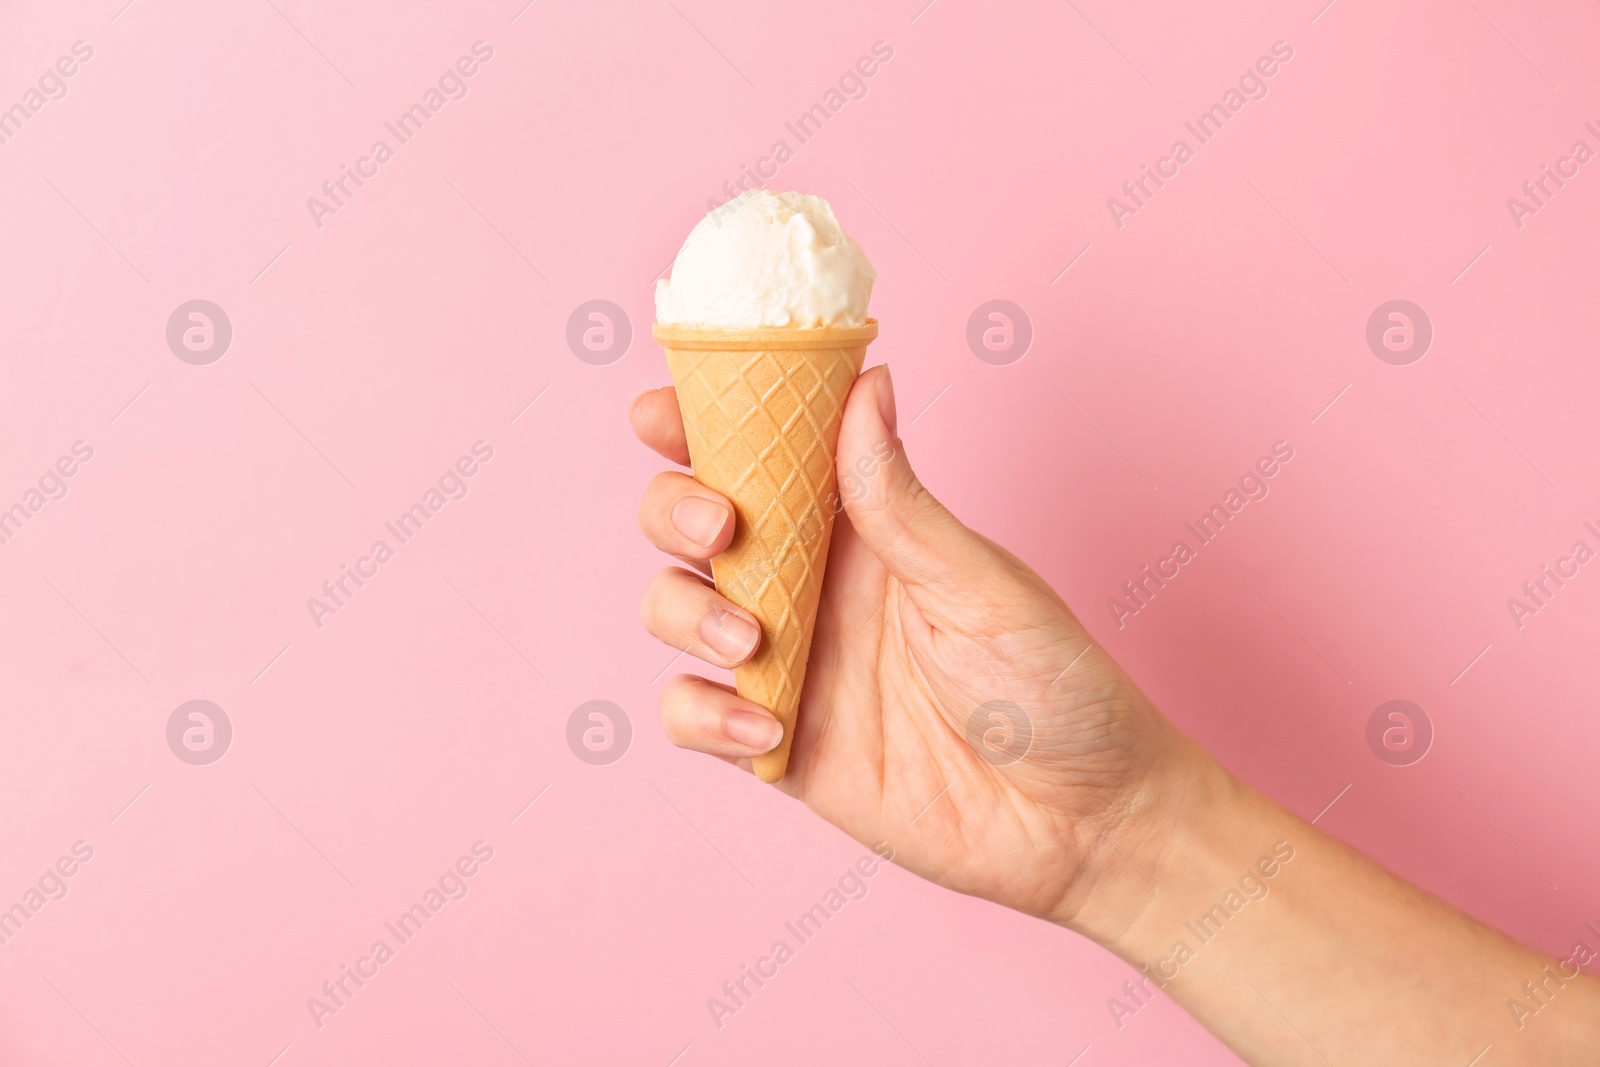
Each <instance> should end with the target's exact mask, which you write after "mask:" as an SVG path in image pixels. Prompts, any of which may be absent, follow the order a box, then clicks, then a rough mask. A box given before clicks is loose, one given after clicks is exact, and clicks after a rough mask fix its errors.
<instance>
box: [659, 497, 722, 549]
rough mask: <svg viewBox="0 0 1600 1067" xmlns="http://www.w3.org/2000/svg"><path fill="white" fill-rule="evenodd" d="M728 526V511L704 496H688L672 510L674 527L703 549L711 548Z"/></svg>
mask: <svg viewBox="0 0 1600 1067" xmlns="http://www.w3.org/2000/svg"><path fill="white" fill-rule="evenodd" d="M727 524H728V509H727V508H725V507H723V506H722V505H721V504H719V503H717V502H716V501H715V500H707V499H706V498H705V497H703V496H686V497H684V498H683V499H682V500H680V501H678V503H677V504H676V505H675V506H674V507H673V509H672V525H673V526H675V527H676V528H677V530H678V532H679V533H681V534H683V536H685V537H687V538H688V539H689V540H691V541H693V542H694V543H695V544H697V545H699V546H700V547H701V548H710V547H711V544H712V542H714V541H715V540H716V539H717V535H718V534H719V533H721V532H722V528H723V527H724V526H726V525H727Z"/></svg>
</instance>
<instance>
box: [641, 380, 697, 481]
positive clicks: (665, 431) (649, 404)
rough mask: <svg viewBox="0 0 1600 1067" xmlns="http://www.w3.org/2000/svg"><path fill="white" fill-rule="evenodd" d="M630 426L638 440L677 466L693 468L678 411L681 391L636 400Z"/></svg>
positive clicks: (651, 391) (650, 394)
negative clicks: (677, 464) (690, 465)
mask: <svg viewBox="0 0 1600 1067" xmlns="http://www.w3.org/2000/svg"><path fill="white" fill-rule="evenodd" d="M628 422H629V423H630V424H631V425H632V426H633V434H634V436H635V437H637V438H638V439H639V440H641V441H643V442H644V443H645V445H647V446H648V447H650V448H651V449H654V450H655V451H656V452H657V453H659V454H661V455H663V456H665V457H666V458H667V459H670V460H672V462H674V463H681V464H682V465H683V466H685V467H687V466H688V465H689V441H688V438H687V437H686V436H685V435H684V430H683V415H682V413H681V412H679V410H678V391H677V390H676V389H674V388H673V387H672V386H670V385H669V386H667V387H665V388H663V389H648V390H646V391H645V392H642V393H640V394H639V395H638V396H636V397H634V398H633V406H632V407H630V408H628Z"/></svg>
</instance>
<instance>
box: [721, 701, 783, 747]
mask: <svg viewBox="0 0 1600 1067" xmlns="http://www.w3.org/2000/svg"><path fill="white" fill-rule="evenodd" d="M727 730H728V737H729V739H730V740H732V741H733V743H734V744H736V745H744V746H745V747H746V748H750V749H753V750H754V754H755V755H760V754H761V753H763V752H770V751H772V749H773V748H774V747H775V746H776V745H777V743H778V742H779V741H782V740H783V725H782V724H781V723H779V722H778V720H777V719H774V718H773V717H772V716H771V715H768V714H767V713H766V712H764V711H749V710H747V709H745V708H735V709H734V710H733V711H730V712H729V713H728V726H727Z"/></svg>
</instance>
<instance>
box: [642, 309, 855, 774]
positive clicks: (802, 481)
mask: <svg viewBox="0 0 1600 1067" xmlns="http://www.w3.org/2000/svg"><path fill="white" fill-rule="evenodd" d="M877 335H878V324H877V322H876V320H873V319H868V320H867V322H866V325H864V326H823V327H816V328H812V329H787V328H781V329H780V328H762V329H709V328H703V327H692V326H675V325H666V324H657V325H656V327H655V337H656V340H657V341H658V342H660V344H661V347H662V348H663V349H665V350H666V353H667V365H668V366H669V367H670V368H671V370H672V378H673V381H674V382H675V383H676V385H677V387H678V406H679V407H680V409H681V410H682V412H683V421H684V426H685V428H686V431H687V433H688V438H689V459H690V461H691V462H692V463H693V464H694V475H695V477H696V478H697V479H698V480H699V481H700V482H701V483H702V484H704V485H706V486H709V487H710V488H712V489H715V490H716V491H717V492H719V493H721V494H723V495H724V496H726V497H727V498H728V499H729V500H731V501H733V506H734V510H735V512H736V523H735V530H734V534H733V541H732V542H731V543H730V544H729V545H728V548H727V550H726V551H724V552H723V553H722V554H721V555H719V556H717V557H716V558H715V559H713V560H712V561H711V572H712V576H713V577H714V578H715V579H716V583H717V591H718V592H719V593H721V594H722V595H723V596H725V597H727V598H728V599H729V600H731V601H732V602H733V603H735V604H737V605H738V606H739V607H741V608H743V609H744V610H746V611H748V612H749V613H750V614H751V615H753V616H755V619H756V622H757V623H758V624H759V625H760V626H761V645H760V647H759V648H758V649H757V650H756V654H755V655H754V656H753V657H751V659H750V661H749V662H748V663H746V664H744V665H743V666H740V667H737V668H735V669H734V672H733V676H734V681H735V683H736V684H737V686H738V690H739V695H740V696H742V697H744V698H745V699H747V700H751V701H754V702H755V703H757V704H760V705H761V706H762V707H764V708H767V709H768V710H769V711H771V712H772V713H773V715H775V716H777V719H778V721H779V722H781V723H782V724H783V740H782V741H781V742H779V744H778V747H777V748H775V749H773V750H772V751H771V752H768V753H766V754H765V755H762V756H757V757H756V758H755V760H754V761H753V762H754V764H755V772H756V775H757V776H758V777H759V778H760V779H761V780H762V781H763V782H776V781H777V780H778V779H780V778H782V777H783V773H784V770H785V769H786V768H787V767H788V764H789V746H790V744H791V742H792V741H793V739H794V732H795V721H796V717H797V714H798V711H799V706H800V687H801V686H802V685H803V684H804V682H805V676H806V661H807V659H808V658H809V657H810V654H811V633H812V630H813V629H814V628H815V626H816V621H817V602H818V599H819V598H820V596H821V593H822V577H823V571H824V569H825V568H826V566H827V563H828V543H829V542H830V541H831V540H832V536H833V518H834V515H835V514H836V513H837V512H838V510H839V506H840V504H839V497H838V493H837V491H836V485H837V476H836V474H835V471H834V448H835V446H836V444H837V442H838V438H839V419H840V416H841V415H842V413H843V411H844V401H845V397H846V396H848V395H849V393H850V386H851V385H852V383H854V382H855V379H856V375H858V374H860V373H861V363H862V360H863V359H864V358H865V357H866V351H867V344H868V343H869V342H870V341H871V340H872V339H873V338H875V337H876V336H877Z"/></svg>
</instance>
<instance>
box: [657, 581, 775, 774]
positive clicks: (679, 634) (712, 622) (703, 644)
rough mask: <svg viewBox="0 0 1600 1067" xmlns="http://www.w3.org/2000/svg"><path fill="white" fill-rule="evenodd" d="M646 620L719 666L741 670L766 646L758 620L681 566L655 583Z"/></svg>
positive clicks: (677, 644)
mask: <svg viewBox="0 0 1600 1067" xmlns="http://www.w3.org/2000/svg"><path fill="white" fill-rule="evenodd" d="M640 616H641V617H642V618H643V620H644V628H645V629H646V630H648V631H650V633H651V635H652V636H654V637H656V638H657V639H659V640H661V641H664V642H666V643H667V644H669V645H671V646H672V647H674V648H681V649H683V650H685V651H686V652H689V653H690V654H692V655H695V656H698V657H699V658H701V659H703V660H705V661H706V662H707V663H714V664H716V665H717V666H718V667H736V666H738V665H739V664H741V663H743V662H744V661H745V660H747V659H749V658H750V655H751V653H753V652H754V651H755V650H756V646H757V645H758V644H760V643H761V628H760V627H759V626H758V625H757V624H756V621H755V619H753V618H751V617H750V615H749V614H748V613H746V612H743V611H740V610H739V609H738V608H736V607H734V606H733V605H732V604H730V603H728V602H727V601H726V600H724V599H723V598H722V597H720V596H718V595H717V591H716V590H715V589H713V588H712V587H711V586H709V585H707V584H706V583H705V582H704V581H703V580H701V578H700V577H699V576H698V575H695V574H692V573H690V572H689V571H686V570H682V569H680V568H678V567H668V568H667V569H666V570H664V571H662V572H661V573H659V574H657V575H656V576H655V578H654V579H652V580H651V582H650V588H649V589H647V590H646V591H645V594H644V605H643V607H642V608H641V609H640ZM774 744H776V742H774Z"/></svg>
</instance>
